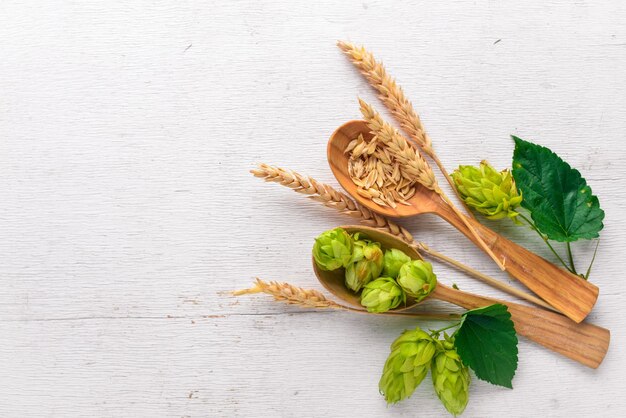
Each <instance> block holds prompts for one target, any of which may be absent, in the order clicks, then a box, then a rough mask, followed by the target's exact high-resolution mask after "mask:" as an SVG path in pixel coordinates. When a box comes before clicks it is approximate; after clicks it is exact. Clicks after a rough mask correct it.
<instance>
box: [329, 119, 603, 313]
mask: <svg viewBox="0 0 626 418" xmlns="http://www.w3.org/2000/svg"><path fill="white" fill-rule="evenodd" d="M358 135H363V137H364V138H366V139H368V140H370V139H371V137H372V136H373V135H372V134H371V133H370V129H369V128H368V126H367V123H366V122H365V121H362V120H354V121H349V122H346V123H345V124H343V125H341V126H340V127H339V128H337V129H336V130H335V132H333V134H332V135H331V136H330V139H329V140H328V147H327V156H328V163H329V165H330V168H331V170H332V172H333V174H334V175H335V178H336V179H337V181H338V182H339V183H340V184H341V185H342V187H343V188H344V189H345V190H346V192H347V193H348V194H350V196H352V197H353V198H354V199H355V200H357V201H358V202H359V203H360V204H361V205H363V206H365V207H367V208H368V209H370V210H372V211H375V212H377V213H380V214H382V215H384V216H388V217H410V216H417V215H421V214H426V213H431V214H435V215H438V216H440V217H441V218H443V219H445V220H446V221H447V222H448V223H450V225H452V226H454V227H455V228H456V229H458V230H459V231H461V232H462V233H463V234H465V236H467V238H469V239H470V240H471V241H472V242H473V243H474V244H476V246H477V247H479V248H481V249H483V247H482V245H481V243H479V241H478V239H477V238H476V236H479V237H480V238H481V239H482V240H483V242H484V243H485V244H487V247H488V248H489V249H491V250H492V251H493V253H495V255H496V257H497V259H499V260H503V261H504V264H505V266H504V268H505V271H506V272H507V273H509V274H510V275H511V276H512V277H514V278H516V279H518V280H519V281H520V282H522V283H523V284H524V285H526V286H527V287H528V288H530V289H531V290H532V291H533V292H535V293H536V294H537V295H538V296H540V297H541V298H542V299H544V300H545V301H546V302H548V303H550V304H551V305H552V306H554V307H555V308H556V309H557V310H558V311H559V312H561V313H563V314H565V315H566V316H568V317H569V318H571V319H572V320H574V321H576V322H581V321H582V320H583V319H585V317H586V316H587V315H588V314H589V312H591V310H592V309H593V306H594V305H595V303H596V300H597V298H598V287H597V286H595V285H594V284H592V283H589V282H588V281H586V280H583V279H582V278H580V277H578V276H576V275H574V274H571V273H569V272H568V271H566V270H564V269H561V268H558V267H557V266H555V265H554V264H552V263H550V262H548V261H547V260H545V259H543V258H541V257H539V256H537V255H536V254H533V253H532V252H530V251H528V250H526V249H524V248H522V247H520V246H519V245H517V244H515V243H513V242H511V241H509V240H507V239H506V238H504V237H501V236H500V235H498V234H497V233H495V232H494V231H492V230H491V229H489V228H487V227H485V226H484V225H482V224H480V223H479V222H477V221H476V220H474V219H470V218H469V217H465V219H463V216H464V215H463V214H461V213H459V212H458V211H455V210H453V209H452V207H451V206H450V205H449V204H448V203H446V202H445V201H444V200H443V199H442V198H441V196H440V195H438V194H437V193H435V192H434V191H432V190H429V189H427V188H425V187H422V186H421V185H416V186H415V187H416V192H415V194H414V195H413V197H411V198H410V199H409V200H408V203H410V204H411V205H410V206H407V205H398V206H397V207H396V208H392V207H383V206H379V205H378V204H376V203H375V202H373V201H372V200H370V199H368V198H365V197H363V196H361V195H359V193H357V192H356V189H357V186H356V184H354V182H353V181H352V179H351V178H350V175H349V174H348V156H347V155H346V153H345V152H344V150H345V149H346V147H347V146H348V143H349V142H350V141H352V140H353V139H354V138H356V137H357V136H358ZM468 225H470V226H471V227H472V229H473V231H474V232H472V231H471V230H470V228H469V227H468Z"/></svg>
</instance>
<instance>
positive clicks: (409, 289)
mask: <svg viewBox="0 0 626 418" xmlns="http://www.w3.org/2000/svg"><path fill="white" fill-rule="evenodd" d="M398 284H399V285H400V286H401V287H402V289H403V290H404V291H405V292H406V294H407V295H409V296H412V297H414V298H415V300H416V301H417V302H419V301H421V300H422V299H424V298H425V297H426V296H428V295H429V294H430V292H432V291H433V290H435V286H437V276H436V275H435V274H434V273H433V266H432V264H430V263H429V262H427V261H423V260H412V261H410V262H408V263H405V264H404V265H403V266H402V267H401V268H400V273H399V275H398Z"/></svg>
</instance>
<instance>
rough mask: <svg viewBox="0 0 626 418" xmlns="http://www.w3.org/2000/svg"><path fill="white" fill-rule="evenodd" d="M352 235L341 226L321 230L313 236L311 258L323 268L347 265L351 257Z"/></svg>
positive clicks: (329, 268)
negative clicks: (313, 242) (318, 234)
mask: <svg viewBox="0 0 626 418" xmlns="http://www.w3.org/2000/svg"><path fill="white" fill-rule="evenodd" d="M352 247H353V244H352V237H351V236H350V234H348V233H347V232H346V231H345V230H343V229H342V228H335V229H331V230H329V231H326V232H323V233H322V234H321V235H320V236H318V237H317V238H315V244H314V245H313V258H314V259H315V263H316V264H317V266H318V267H319V268H321V269H323V270H337V269H338V268H341V267H347V266H348V264H349V263H350V260H351V259H352Z"/></svg>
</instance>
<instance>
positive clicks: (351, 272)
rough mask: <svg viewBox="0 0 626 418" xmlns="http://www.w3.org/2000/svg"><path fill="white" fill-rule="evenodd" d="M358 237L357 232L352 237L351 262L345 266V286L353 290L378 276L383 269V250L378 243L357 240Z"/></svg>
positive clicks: (359, 288)
mask: <svg viewBox="0 0 626 418" xmlns="http://www.w3.org/2000/svg"><path fill="white" fill-rule="evenodd" d="M358 237H359V236H358V234H355V235H354V237H353V239H355V241H354V246H353V252H352V259H351V261H352V262H351V263H350V264H349V265H348V267H346V286H347V287H348V288H350V289H352V290H354V291H355V292H358V291H359V290H361V288H362V287H363V286H364V285H366V284H367V283H369V282H370V281H371V280H373V279H376V278H377V277H378V276H380V273H381V271H382V269H383V251H382V250H381V249H380V244H379V243H377V242H371V241H368V240H359V239H358Z"/></svg>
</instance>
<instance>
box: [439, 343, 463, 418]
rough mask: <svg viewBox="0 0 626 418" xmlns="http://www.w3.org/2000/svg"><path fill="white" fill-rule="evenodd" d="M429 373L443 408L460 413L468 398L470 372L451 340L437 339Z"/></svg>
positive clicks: (455, 413)
mask: <svg viewBox="0 0 626 418" xmlns="http://www.w3.org/2000/svg"><path fill="white" fill-rule="evenodd" d="M437 345H438V347H437V354H436V355H435V357H434V359H433V361H432V365H431V373H432V378H433V385H434V387H435V393H437V396H438V397H439V400H440V401H441V403H442V404H443V406H445V408H446V409H447V410H448V412H450V413H451V414H453V415H460V414H461V413H463V411H464V410H465V407H466V406H467V401H468V400H469V385H470V374H469V369H468V368H467V367H466V366H464V365H463V362H462V361H461V357H459V355H458V353H457V352H456V349H455V348H454V344H453V343H452V342H451V341H438V342H437Z"/></svg>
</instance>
